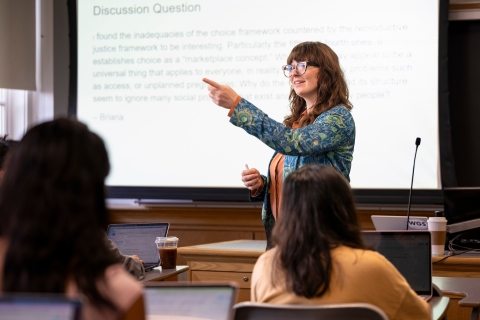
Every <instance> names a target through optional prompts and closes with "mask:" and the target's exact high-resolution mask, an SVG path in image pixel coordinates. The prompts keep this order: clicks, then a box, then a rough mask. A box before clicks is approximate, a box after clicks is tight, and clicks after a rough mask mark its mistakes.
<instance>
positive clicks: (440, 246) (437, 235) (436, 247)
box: [427, 217, 447, 256]
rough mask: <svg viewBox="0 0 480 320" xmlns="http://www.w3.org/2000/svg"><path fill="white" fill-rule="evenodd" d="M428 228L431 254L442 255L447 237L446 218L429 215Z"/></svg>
mask: <svg viewBox="0 0 480 320" xmlns="http://www.w3.org/2000/svg"><path fill="white" fill-rule="evenodd" d="M427 224H428V230H429V231H430V233H431V234H432V256H443V255H444V252H445V240H446V238H447V219H445V218H444V217H430V218H428V220H427Z"/></svg>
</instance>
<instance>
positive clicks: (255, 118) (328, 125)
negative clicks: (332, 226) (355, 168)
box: [230, 99, 355, 248]
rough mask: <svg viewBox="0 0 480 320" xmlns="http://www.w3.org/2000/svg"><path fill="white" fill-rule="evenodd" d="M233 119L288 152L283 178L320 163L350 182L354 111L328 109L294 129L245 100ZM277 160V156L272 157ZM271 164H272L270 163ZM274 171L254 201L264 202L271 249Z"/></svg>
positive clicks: (267, 141) (264, 220) (285, 152)
mask: <svg viewBox="0 0 480 320" xmlns="http://www.w3.org/2000/svg"><path fill="white" fill-rule="evenodd" d="M230 122H231V123H232V124H234V125H235V126H237V127H240V128H242V129H244V130H245V131H246V132H248V133H249V134H251V135H253V136H255V137H257V138H258V139H259V140H260V141H262V142H263V143H265V144H266V145H267V146H269V147H270V148H272V149H273V150H275V153H274V156H275V154H276V153H281V154H283V155H285V158H284V168H283V179H285V178H286V177H287V176H288V174H289V173H290V172H292V171H294V170H296V169H298V168H300V167H302V166H304V165H306V164H309V163H316V164H323V165H327V166H331V167H333V168H335V169H337V170H338V171H339V172H340V173H342V174H343V175H344V176H345V178H346V179H347V180H348V181H350V168H351V164H352V158H353V149H354V145H355V122H354V120H353V117H352V115H351V114H350V111H349V110H348V109H347V108H346V107H344V106H341V105H340V106H336V107H334V108H332V109H330V110H328V111H325V112H324V113H322V114H321V115H319V116H318V117H317V119H315V121H314V123H312V124H310V125H308V126H305V127H303V128H298V129H292V128H289V127H287V126H285V125H284V124H282V123H279V122H276V121H275V120H273V119H270V118H269V117H268V115H267V114H265V113H264V112H263V111H262V110H260V109H258V108H257V107H255V106H254V105H253V104H251V103H250V102H248V101H247V100H245V99H241V100H240V102H239V103H238V105H237V106H236V108H235V110H234V111H233V114H232V116H231V118H230ZM272 159H273V158H272ZM269 167H270V166H269ZM269 177H270V172H268V173H267V176H266V177H265V176H263V178H264V188H263V190H262V191H261V192H260V193H259V194H258V195H257V196H256V197H254V198H252V200H253V201H262V200H263V208H262V220H263V225H264V226H265V232H266V234H267V248H270V247H271V243H270V235H271V231H272V229H273V226H274V225H275V219H274V218H273V214H272V212H271V209H270V197H268V196H266V195H267V191H268V190H269V184H270V178H269Z"/></svg>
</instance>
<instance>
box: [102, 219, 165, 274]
mask: <svg viewBox="0 0 480 320" xmlns="http://www.w3.org/2000/svg"><path fill="white" fill-rule="evenodd" d="M169 226H170V224H169V223H167V222H160V223H129V224H111V225H109V226H108V229H107V237H108V239H110V240H112V241H113V242H114V243H115V244H116V245H117V247H118V250H120V252H121V253H122V254H124V255H128V256H131V255H134V254H136V255H137V256H139V257H140V259H142V260H143V261H145V271H149V270H152V269H153V268H155V267H158V265H159V264H160V255H159V254H158V250H157V245H156V244H155V239H156V238H157V237H166V236H167V233H168V227H169Z"/></svg>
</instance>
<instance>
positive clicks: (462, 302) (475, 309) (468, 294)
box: [433, 277, 480, 320]
mask: <svg viewBox="0 0 480 320" xmlns="http://www.w3.org/2000/svg"><path fill="white" fill-rule="evenodd" d="M433 283H434V284H435V285H436V286H437V287H438V288H439V289H440V290H442V292H443V294H444V295H445V296H447V297H449V298H450V301H451V302H450V307H449V309H448V313H447V317H448V319H449V320H452V319H471V320H477V319H478V316H479V309H480V279H478V278H474V279H472V278H450V277H433ZM460 307H462V308H460Z"/></svg>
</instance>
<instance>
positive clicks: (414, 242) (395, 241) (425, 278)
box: [362, 231, 432, 301]
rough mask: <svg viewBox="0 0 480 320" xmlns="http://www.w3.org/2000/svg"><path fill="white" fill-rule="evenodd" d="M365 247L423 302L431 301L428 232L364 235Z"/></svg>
mask: <svg viewBox="0 0 480 320" xmlns="http://www.w3.org/2000/svg"><path fill="white" fill-rule="evenodd" d="M362 237H363V240H364V241H365V243H366V244H367V245H368V246H369V247H371V248H372V249H373V250H375V251H377V252H378V253H380V254H382V255H383V256H384V257H385V258H387V260H388V261H390V262H391V263H392V264H393V265H394V266H395V268H397V270H398V271H399V272H400V273H401V274H402V276H403V277H404V278H405V279H406V280H407V282H408V284H409V285H410V287H411V288H412V289H413V290H414V291H415V292H416V293H417V294H418V295H419V296H420V297H421V298H422V299H424V300H427V301H428V300H430V298H431V297H432V253H431V252H432V251H431V250H432V249H431V248H432V246H431V237H430V232H429V231H362Z"/></svg>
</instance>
